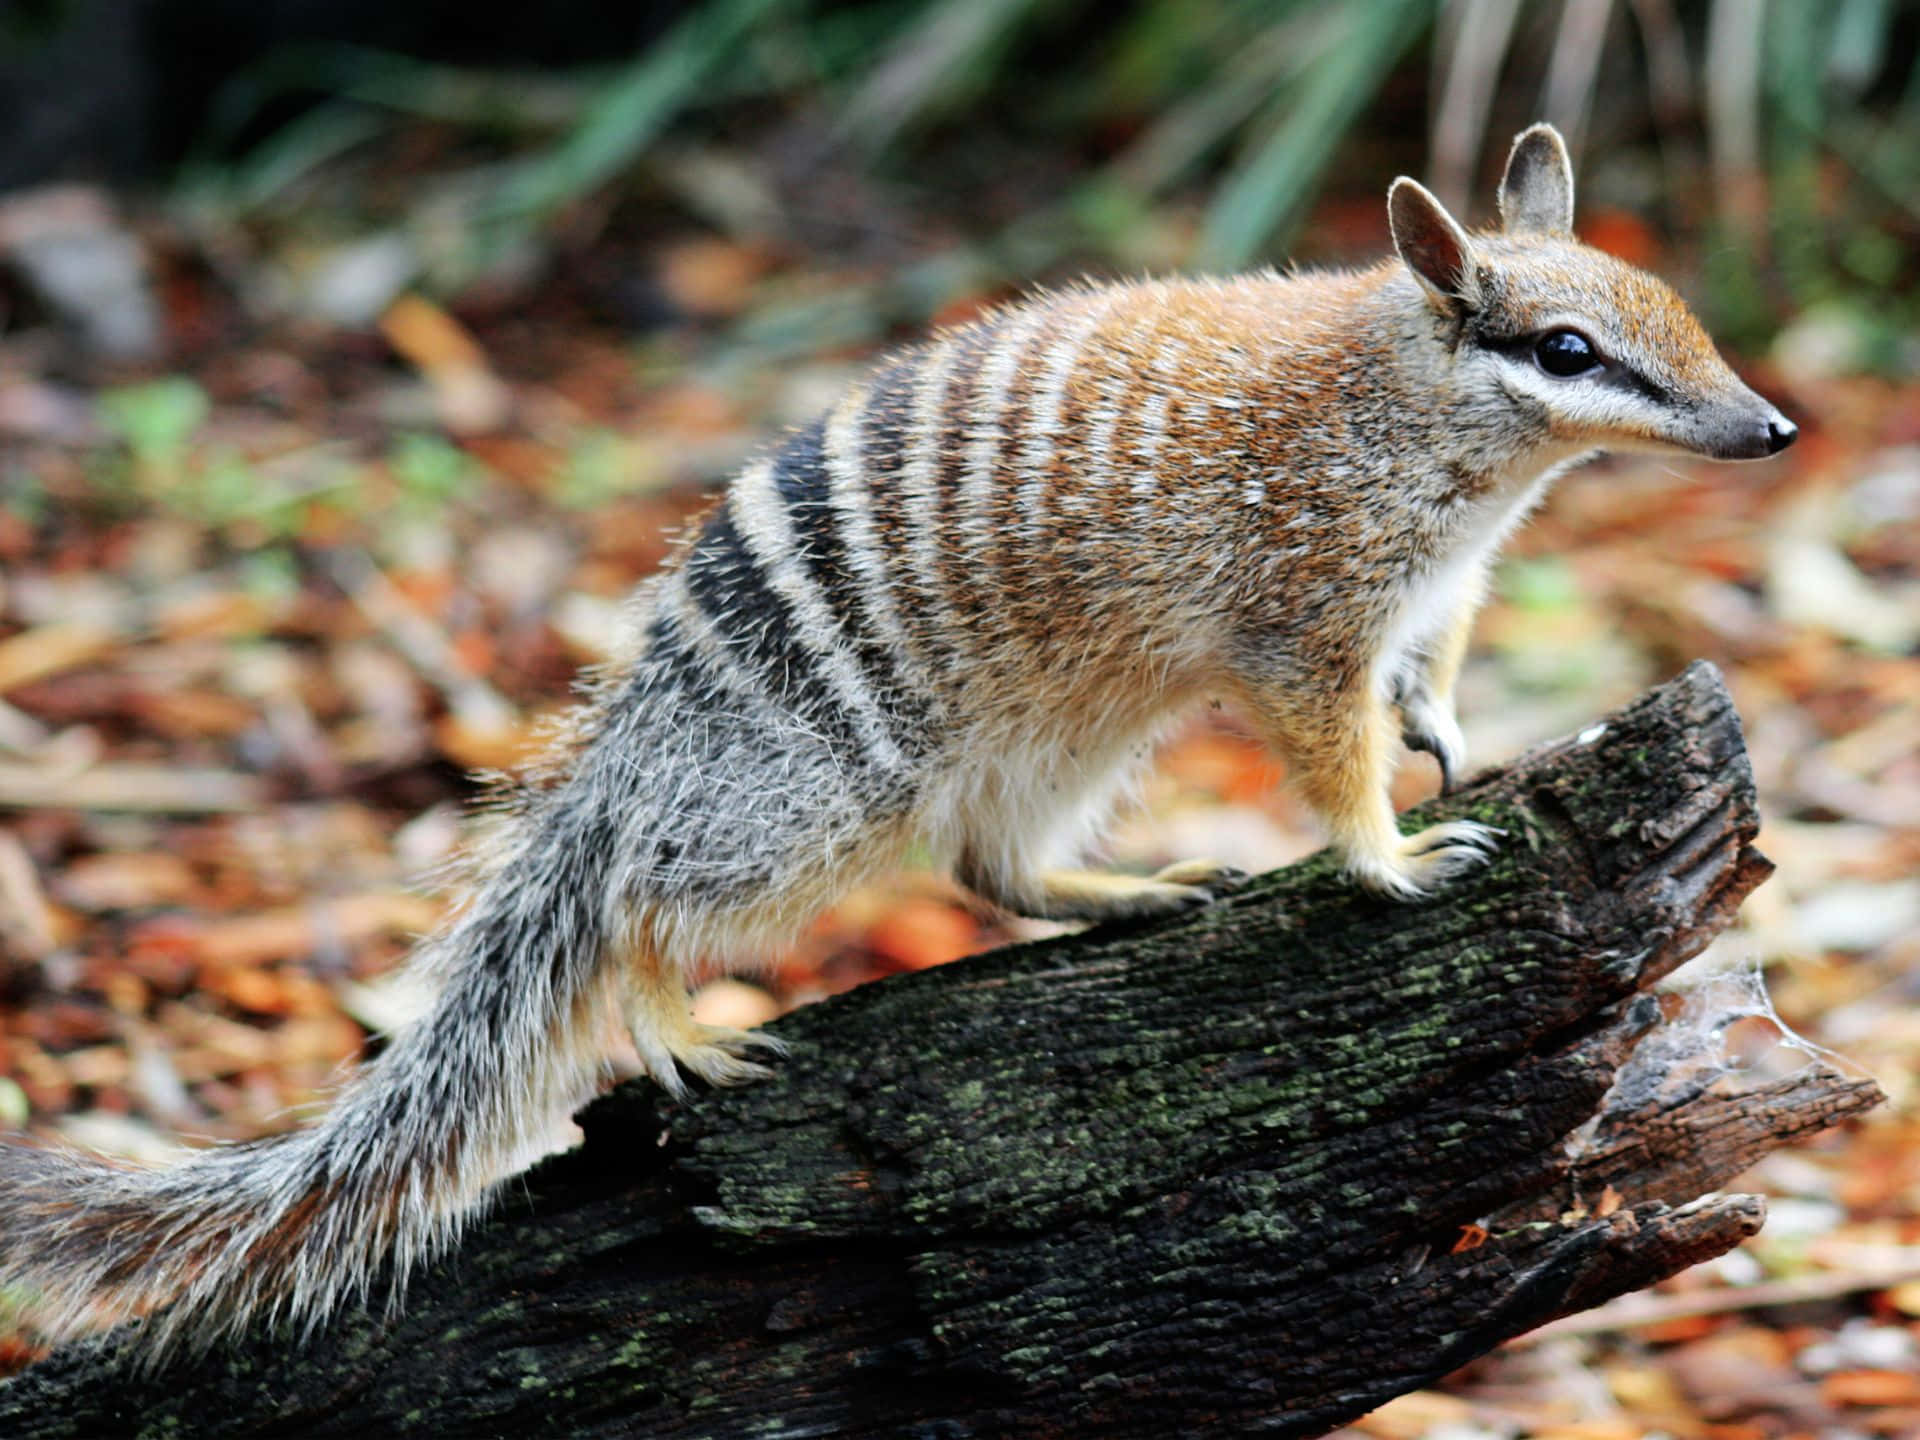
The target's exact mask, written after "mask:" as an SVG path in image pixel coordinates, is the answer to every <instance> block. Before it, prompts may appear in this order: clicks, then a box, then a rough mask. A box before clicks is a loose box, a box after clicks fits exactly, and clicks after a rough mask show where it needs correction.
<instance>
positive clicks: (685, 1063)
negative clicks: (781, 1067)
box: [626, 953, 787, 1096]
mask: <svg viewBox="0 0 1920 1440" xmlns="http://www.w3.org/2000/svg"><path fill="white" fill-rule="evenodd" d="M631 984H632V989H631V990H630V992H629V994H628V998H627V1012H626V1019H627V1029H628V1030H629V1031H630V1032H631V1033H632V1035H633V1048H634V1049H635V1050H637V1051H639V1052H640V1063H641V1064H643V1065H644V1066H646V1068H647V1074H649V1075H651V1076H652V1077H653V1079H654V1081H655V1082H656V1083H657V1084H658V1085H659V1086H660V1088H661V1089H663V1090H665V1091H666V1092H667V1093H668V1094H669V1095H674V1096H680V1095H684V1094H686V1090H687V1084H686V1079H685V1076H684V1075H683V1074H682V1072H683V1071H684V1072H685V1073H686V1074H687V1075H697V1076H699V1077H700V1078H701V1079H702V1080H704V1081H706V1082H707V1083H708V1084H709V1085H743V1084H745V1083H746V1082H748V1081H750V1080H765V1079H768V1078H770V1077H771V1076H772V1074H773V1072H772V1071H771V1070H769V1069H768V1068H767V1067H766V1066H765V1065H762V1064H760V1063H759V1062H758V1061H757V1060H754V1059H752V1058H750V1057H751V1056H752V1055H753V1053H754V1052H755V1051H763V1052H765V1053H767V1054H770V1055H784V1054H785V1053H786V1049H787V1047H786V1044H785V1042H784V1041H781V1040H779V1039H776V1038H775V1037H774V1036H772V1035H762V1034H759V1033H757V1032H753V1031H747V1030H735V1029H734V1028H732V1027H731V1026H728V1025H701V1024H699V1023H697V1022H696V1021H695V1020H694V1018H693V1000H692V997H691V996H689V995H688V994H687V987H686V985H685V984H684V983H682V981H681V979H680V977H679V974H678V973H677V972H676V971H675V970H674V969H673V967H671V966H669V965H665V964H662V963H661V962H660V960H659V959H658V958H657V957H656V956H654V955H652V954H650V953H648V954H643V955H641V956H640V958H639V959H638V960H636V961H635V963H634V966H633V975H632V981H631Z"/></svg>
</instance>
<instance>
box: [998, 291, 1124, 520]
mask: <svg viewBox="0 0 1920 1440" xmlns="http://www.w3.org/2000/svg"><path fill="white" fill-rule="evenodd" d="M1112 308H1113V297H1112V296H1111V295H1103V296H1101V297H1100V298H1099V299H1098V300H1096V301H1093V302H1092V303H1090V304H1089V305H1088V308H1087V311H1086V313H1085V314H1083V315H1081V316H1079V317H1078V318H1077V319H1075V320H1074V321H1073V322H1072V323H1071V324H1069V325H1068V326H1067V330H1066V333H1065V334H1064V335H1062V336H1061V337H1060V339H1059V340H1058V341H1057V342H1056V343H1055V344H1054V345H1053V346H1052V348H1050V349H1049V350H1048V351H1047V358H1046V366H1045V370H1044V373H1043V375H1042V377H1041V381H1040V387H1039V389H1038V390H1037V391H1035V393H1034V397H1033V407H1032V409H1031V410H1030V411H1029V413H1028V415H1027V423H1026V442H1025V443H1024V444H1023V445H1022V446H1021V447H1020V469H1021V472H1022V475H1023V478H1022V479H1021V481H1020V491H1019V502H1020V524H1021V527H1022V528H1023V529H1024V530H1025V531H1026V533H1027V534H1028V535H1030V536H1034V537H1036V538H1037V537H1038V536H1039V535H1040V533H1041V532H1042V531H1043V530H1044V529H1045V528H1046V515H1045V514H1044V512H1043V507H1044V506H1045V504H1046V499H1047V487H1048V483H1049V481H1050V480H1051V478H1052V477H1051V475H1050V474H1049V473H1048V472H1049V471H1050V470H1051V468H1052V466H1053V455H1054V449H1055V446H1054V440H1055V437H1057V436H1058V435H1059V433H1060V414H1061V411H1062V410H1063V409H1064V408H1065V405H1066V398H1067V386H1068V385H1069V384H1071V383H1072V381H1073V374H1074V369H1075V367H1076V366H1077V365H1078V364H1079V361H1080V354H1081V351H1083V350H1084V349H1085V348H1086V345H1087V341H1088V340H1090V339H1092V338H1093V333H1094V332H1095V331H1096V330H1098V329H1099V328H1100V325H1101V322H1102V321H1104V320H1105V319H1106V318H1107V312H1108V311H1109V310H1111V309H1112Z"/></svg>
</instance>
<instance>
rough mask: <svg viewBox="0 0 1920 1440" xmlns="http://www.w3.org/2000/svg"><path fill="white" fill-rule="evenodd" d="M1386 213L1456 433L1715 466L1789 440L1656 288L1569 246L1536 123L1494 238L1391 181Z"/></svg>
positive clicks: (1568, 182) (1565, 172)
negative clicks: (1443, 369)
mask: <svg viewBox="0 0 1920 1440" xmlns="http://www.w3.org/2000/svg"><path fill="white" fill-rule="evenodd" d="M1387 213H1388V216H1389V218H1390V220H1391V221H1392V225H1393V243H1394V246H1395V248H1396V249H1397V250H1399V252H1400V258H1401V259H1402V260H1404V261H1406V263H1407V268H1408V269H1409V270H1411V271H1412V272H1413V277H1414V279H1415V280H1416V281H1418V283H1419V286H1420V289H1421V291H1422V292H1423V293H1424V295H1425V298H1426V300H1427V303H1428V304H1429V305H1430V306H1431V307H1432V310H1433V312H1434V314H1435V316H1436V318H1437V323H1438V324H1439V326H1440V329H1441V334H1442V337H1443V339H1444V340H1445V342H1446V345H1447V351H1448V355H1449V359H1450V364H1449V367H1448V368H1449V369H1450V371H1451V373H1450V374H1448V375H1447V376H1446V377H1445V380H1446V384H1445V388H1446V389H1447V390H1449V391H1451V392H1452V393H1453V395H1454V396H1455V397H1456V400H1457V402H1458V403H1459V406H1460V418H1461V420H1462V422H1463V423H1465V424H1469V425H1472V424H1484V423H1488V422H1492V423H1495V424H1501V423H1504V424H1508V425H1511V424H1514V423H1515V422H1518V423H1520V424H1521V425H1522V426H1524V427H1525V428H1527V429H1529V430H1533V431H1536V432H1538V433H1540V434H1541V436H1542V438H1543V439H1545V440H1548V441H1549V443H1557V444H1562V445H1567V446H1570V447H1574V448H1579V449H1588V448H1592V449H1608V450H1653V451H1663V452H1667V453H1672V452H1675V451H1684V452H1686V453H1688V454H1693V455H1706V456H1711V457H1712V458H1714V459H1716V460H1757V459H1761V458H1764V457H1765V456H1768V455H1775V454H1778V453H1779V452H1780V451H1782V450H1784V449H1786V447H1787V446H1789V445H1791V444H1792V443H1793V440H1794V436H1795V435H1797V434H1798V433H1799V432H1798V430H1797V429H1796V428H1795V426H1794V424H1793V422H1792V421H1791V420H1789V419H1787V417H1786V416H1784V415H1782V414H1781V413H1780V412H1779V411H1778V410H1776V409H1774V407H1773V406H1771V405H1769V404H1768V403H1767V402H1766V401H1765V400H1763V399H1761V398H1760V396H1758V395H1756V394H1754V393H1753V391H1751V390H1749V389H1748V388H1747V387H1746V386H1745V385H1743V384H1741V383H1740V380H1739V378H1738V377H1737V376H1735V375H1734V373H1733V371H1732V370H1730V369H1728V368H1727V363H1726V361H1724V360H1722V359H1721V358H1720V352H1719V351H1717V350H1716V349H1714V346H1713V341H1711V340H1710V339H1708V338H1707V334H1706V331H1704V330H1702V329H1701V328H1700V322H1699V321H1697V320H1695V319H1694V318H1693V313H1692V312H1691V311H1689V310H1688V309H1687V307H1686V305H1685V304H1683V303H1682V302H1681V300H1680V297H1679V296H1678V295H1675V294H1674V293H1673V291H1672V290H1671V289H1670V288H1668V286H1667V285H1666V284H1664V283H1663V282H1662V281H1660V280H1658V279H1656V278H1654V277H1653V276H1651V275H1649V274H1647V273H1646V272H1645V271H1643V270H1636V269H1634V268H1633V267H1632V266H1631V265H1626V264H1623V263H1622V262H1621V261H1619V260H1616V259H1614V258H1613V257H1612V256H1611V255H1606V254H1602V253H1601V252H1600V251H1598V250H1594V249H1592V248H1590V247H1588V246H1586V245H1582V244H1581V243H1580V242H1579V241H1578V240H1576V239H1574V238H1573V169H1572V166H1571V165H1570V164H1569V163H1568V160H1567V147H1566V144H1565V142H1563V141H1562V140H1561V138H1560V133H1559V132H1558V131H1557V130H1555V129H1554V128H1553V127H1552V126H1551V125H1535V126H1534V127H1533V128H1532V129H1530V130H1526V131H1523V132H1522V133H1521V135H1520V136H1519V138H1518V139H1516V140H1515V141H1514V142H1513V152H1512V154H1511V155H1509V156H1508V158H1507V173H1506V176H1505V178H1504V179H1502V180H1501V182H1500V220H1501V228H1500V229H1499V230H1498V231H1489V232H1483V233H1481V234H1477V235H1470V234H1468V233H1467V231H1466V230H1464V229H1462V228H1461V226H1460V224H1459V223H1458V222H1457V221H1455V220H1454V218H1453V217H1452V216H1451V215H1449V214H1448V213H1447V211H1446V208H1445V207H1444V206H1442V205H1441V203H1440V202H1439V201H1438V200H1436V199H1435V198H1434V197H1433V195H1432V194H1431V193H1430V192H1429V191H1428V190H1426V189H1425V188H1424V187H1423V186H1421V185H1420V184H1419V183H1418V182H1416V181H1413V180H1409V179H1407V178H1406V177H1404V176H1403V177H1401V178H1400V179H1398V180H1396V181H1394V183H1393V188H1392V189H1391V190H1389V191H1388V192H1387Z"/></svg>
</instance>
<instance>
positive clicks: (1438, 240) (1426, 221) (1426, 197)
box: [1387, 175, 1480, 311]
mask: <svg viewBox="0 0 1920 1440" xmlns="http://www.w3.org/2000/svg"><path fill="white" fill-rule="evenodd" d="M1387 223H1388V224H1389V225H1390V226H1391V227H1392V229H1393V248H1394V249H1396V250H1398V251H1399V252H1400V258H1401V259H1402V260H1404V261H1406V262H1407V268H1408V269H1409V270H1411V271H1413V273H1414V278H1415V279H1417V280H1419V282H1420V285H1421V288H1422V289H1424V290H1425V291H1426V292H1427V298H1428V299H1429V300H1430V301H1432V302H1433V303H1434V305H1435V306H1436V308H1439V309H1443V310H1450V311H1451V310H1457V309H1458V308H1459V307H1460V306H1463V305H1464V306H1465V307H1467V308H1468V309H1472V308H1473V307H1474V306H1475V305H1477V304H1479V302H1480V286H1479V283H1478V281H1477V280H1476V279H1475V277H1474V259H1473V242H1472V241H1471V240H1469V239H1468V238H1467V232H1466V231H1465V230H1462V229H1461V228H1460V222H1459V221H1458V220H1455V219H1454V218H1453V216H1451V215H1449V214H1448V213H1447V207H1446V206H1444V205H1442V204H1441V203H1440V202H1439V201H1438V200H1436V199H1434V198H1433V192H1432V191H1430V190H1428V189H1427V187H1426V186H1424V185H1422V184H1421V183H1420V182H1419V181H1418V180H1409V179H1408V178H1407V177H1406V176H1404V175H1402V176H1401V177H1400V178H1399V179H1398V180H1396V181H1394V182H1393V188H1392V189H1390V190H1388V191H1387Z"/></svg>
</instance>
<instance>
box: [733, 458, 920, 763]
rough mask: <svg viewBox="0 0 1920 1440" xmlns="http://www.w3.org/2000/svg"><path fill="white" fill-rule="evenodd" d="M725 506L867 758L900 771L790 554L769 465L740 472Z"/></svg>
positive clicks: (827, 614)
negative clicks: (862, 746)
mask: <svg viewBox="0 0 1920 1440" xmlns="http://www.w3.org/2000/svg"><path fill="white" fill-rule="evenodd" d="M729 503H730V504H731V506H732V508H733V515H734V519H735V521H736V522H738V524H739V526H740V536H741V538H742V539H743V540H745V541H746V543H747V550H748V551H749V553H751V554H752V556H753V558H754V560H755V561H756V562H757V563H758V564H759V566H760V573H761V574H762V575H763V576H765V577H766V581H767V588H768V589H770V590H772V591H773V593H774V594H776V595H778V596H779V597H780V598H781V599H783V600H785V601H786V602H787V606H788V609H789V610H790V611H791V613H792V615H793V625H794V638H795V639H796V640H797V641H798V642H799V644H800V646H801V648H802V649H804V650H805V651H806V652H807V654H808V655H810V656H811V657H813V659H814V661H815V662H816V663H817V664H818V665H819V667H820V674H821V676H822V678H824V679H825V680H826V682H827V685H828V686H829V687H830V688H831V689H832V691H833V693H834V698H835V699H837V700H838V701H839V702H840V705H841V708H843V709H844V710H845V711H846V713H847V716H848V718H850V719H851V720H852V721H853V723H854V727H855V729H857V730H858V731H859V733H860V739H861V740H862V741H863V742H864V743H865V745H866V747H867V756H868V758H869V759H871V760H873V761H874V762H875V763H876V764H878V765H879V766H880V767H881V768H882V769H885V770H899V769H901V768H902V767H903V766H904V765H905V764H906V756H904V755H903V754H901V752H900V747H899V746H898V745H896V744H895V743H894V740H893V736H892V735H890V734H888V733H887V723H886V717H885V716H884V715H883V714H882V713H881V710H880V706H879V703H878V701H876V699H875V698H874V694H873V692H872V690H870V689H869V688H868V687H867V682H866V680H865V679H864V678H863V677H862V676H861V674H860V667H859V665H858V664H856V663H855V661H854V658H853V656H852V655H850V654H849V653H848V652H847V649H846V647H845V646H844V645H842V644H841V643H840V635H841V630H840V626H839V622H837V621H836V620H835V619H834V617H833V612H832V611H831V610H830V609H829V608H828V606H827V602H826V598H825V597H824V596H823V595H821V593H820V587H819V586H817V585H815V584H814V583H813V579H812V577H810V576H809V575H808V574H807V573H806V569H805V567H804V566H802V565H801V563H800V561H799V559H798V558H797V557H796V556H795V554H794V545H793V530H792V527H791V526H790V525H789V523H788V516H787V507H786V504H785V502H784V501H782V500H781V498H780V493H779V491H778V490H777V489H776V488H775V487H774V483H773V462H772V461H771V460H760V461H757V462H755V463H754V464H753V465H750V466H749V467H748V468H747V469H746V470H744V471H743V472H741V475H740V478H739V479H737V480H735V481H734V482H733V489H732V493H731V496H730V501H729Z"/></svg>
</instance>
